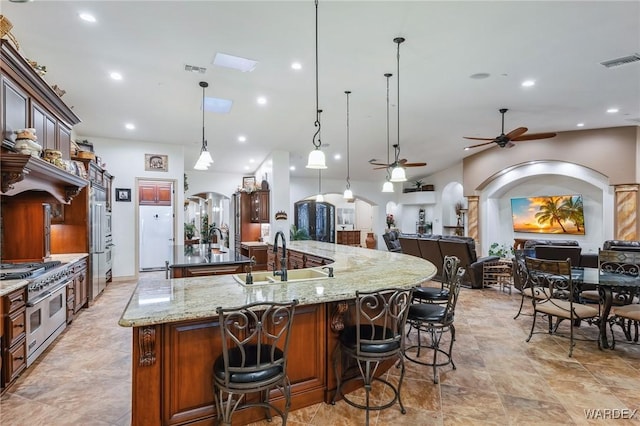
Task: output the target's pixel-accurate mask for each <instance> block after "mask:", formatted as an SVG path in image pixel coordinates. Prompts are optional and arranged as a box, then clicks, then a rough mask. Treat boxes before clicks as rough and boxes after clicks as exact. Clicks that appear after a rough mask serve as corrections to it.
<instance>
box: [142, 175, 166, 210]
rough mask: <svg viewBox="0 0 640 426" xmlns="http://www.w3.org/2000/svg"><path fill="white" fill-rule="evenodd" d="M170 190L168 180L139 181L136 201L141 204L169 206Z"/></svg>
mask: <svg viewBox="0 0 640 426" xmlns="http://www.w3.org/2000/svg"><path fill="white" fill-rule="evenodd" d="M172 192H173V189H172V185H171V183H169V182H151V181H144V182H140V184H139V185H138V193H139V197H138V202H139V204H140V205H141V206H170V205H171V196H172Z"/></svg>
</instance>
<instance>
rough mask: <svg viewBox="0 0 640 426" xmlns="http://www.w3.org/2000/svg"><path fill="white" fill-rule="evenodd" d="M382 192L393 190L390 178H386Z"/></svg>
mask: <svg viewBox="0 0 640 426" xmlns="http://www.w3.org/2000/svg"><path fill="white" fill-rule="evenodd" d="M382 192H393V184H392V183H391V181H390V180H388V179H387V180H386V181H385V182H384V185H382Z"/></svg>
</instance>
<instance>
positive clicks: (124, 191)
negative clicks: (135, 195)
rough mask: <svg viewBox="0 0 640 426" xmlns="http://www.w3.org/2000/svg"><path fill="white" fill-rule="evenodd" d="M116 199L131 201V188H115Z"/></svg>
mask: <svg viewBox="0 0 640 426" xmlns="http://www.w3.org/2000/svg"><path fill="white" fill-rule="evenodd" d="M116 201H131V188H116Z"/></svg>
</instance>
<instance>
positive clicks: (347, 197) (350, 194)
mask: <svg viewBox="0 0 640 426" xmlns="http://www.w3.org/2000/svg"><path fill="white" fill-rule="evenodd" d="M344 93H345V94H346V95H347V187H346V188H345V190H344V194H343V196H342V198H344V199H345V200H353V192H352V191H351V181H350V176H349V94H351V91H349V90H346V91H345V92H344Z"/></svg>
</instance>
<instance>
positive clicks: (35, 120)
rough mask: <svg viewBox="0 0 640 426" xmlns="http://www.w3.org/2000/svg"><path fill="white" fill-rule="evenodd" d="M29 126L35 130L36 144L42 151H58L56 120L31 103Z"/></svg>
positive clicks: (39, 106) (40, 107) (37, 105)
mask: <svg viewBox="0 0 640 426" xmlns="http://www.w3.org/2000/svg"><path fill="white" fill-rule="evenodd" d="M31 125H32V127H33V128H34V129H36V136H37V137H38V143H39V144H40V145H41V146H42V149H58V144H57V143H56V118H55V117H54V116H53V114H51V113H49V112H47V110H45V109H44V108H43V107H42V106H41V105H39V104H38V103H36V102H33V101H32V102H31ZM63 158H67V157H63Z"/></svg>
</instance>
